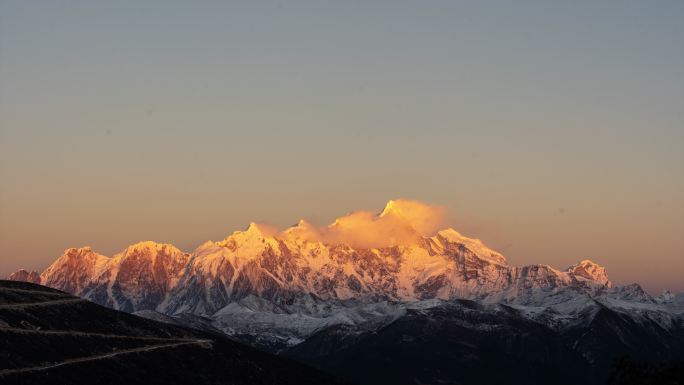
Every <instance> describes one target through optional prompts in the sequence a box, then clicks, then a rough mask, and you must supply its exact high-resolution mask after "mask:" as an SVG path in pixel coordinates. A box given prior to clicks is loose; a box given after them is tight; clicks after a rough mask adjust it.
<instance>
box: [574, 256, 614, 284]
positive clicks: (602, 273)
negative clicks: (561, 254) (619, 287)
mask: <svg viewBox="0 0 684 385" xmlns="http://www.w3.org/2000/svg"><path fill="white" fill-rule="evenodd" d="M566 271H567V272H568V273H572V274H573V275H574V276H575V277H581V278H584V279H588V280H591V281H595V282H598V283H600V284H602V285H606V286H607V287H612V286H613V283H612V282H611V281H610V279H608V274H607V273H606V269H605V268H604V267H603V266H601V265H599V264H597V263H595V262H594V261H591V260H589V259H584V260H582V261H580V262H579V263H578V264H575V265H572V266H570V267H568V268H567V270H566Z"/></svg>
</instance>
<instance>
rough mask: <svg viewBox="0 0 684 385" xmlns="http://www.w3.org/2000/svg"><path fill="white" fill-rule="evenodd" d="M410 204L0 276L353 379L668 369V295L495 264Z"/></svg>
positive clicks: (673, 348)
mask: <svg viewBox="0 0 684 385" xmlns="http://www.w3.org/2000/svg"><path fill="white" fill-rule="evenodd" d="M414 209H416V208H415V202H406V201H390V202H389V203H388V205H387V207H386V208H385V210H383V211H382V213H380V214H378V215H375V216H358V215H356V216H355V215H354V214H350V215H349V216H347V217H342V218H339V219H338V220H336V221H335V223H333V224H332V225H330V226H328V227H327V228H323V229H318V228H315V227H314V226H312V225H311V224H309V223H307V222H305V221H300V222H299V223H298V224H297V225H295V226H293V227H291V228H288V229H286V230H285V231H282V232H276V231H273V230H271V229H269V228H266V227H264V226H261V225H257V224H254V223H252V224H250V226H249V227H248V228H247V229H246V230H244V231H236V232H234V233H233V234H231V235H230V236H228V237H227V238H225V239H224V240H221V241H218V242H212V241H209V242H206V243H204V244H202V245H200V246H199V247H198V248H197V249H196V250H194V251H192V252H190V253H186V252H183V251H181V250H179V249H177V248H176V247H174V246H173V245H170V244H158V243H155V242H141V243H137V244H134V245H131V246H129V247H127V248H126V249H125V250H124V251H122V252H121V253H119V254H117V255H114V256H112V257H106V256H104V255H101V254H99V253H97V252H96V251H94V250H92V249H91V248H89V247H83V248H73V249H68V250H66V251H65V252H64V253H63V254H62V255H61V256H60V257H59V258H58V259H57V260H56V261H55V262H54V263H53V264H51V265H50V266H49V267H48V268H47V269H45V271H43V272H42V273H41V274H37V273H35V272H31V273H29V272H26V271H19V272H17V273H14V274H13V275H12V276H11V277H10V279H13V280H22V281H29V282H34V283H40V284H42V285H45V286H49V287H52V288H56V289H59V290H63V291H66V292H68V293H71V294H74V295H77V296H79V297H82V298H85V299H88V300H90V301H93V302H95V303H97V304H101V305H104V306H107V307H110V308H112V309H116V310H122V311H126V312H130V313H134V314H137V315H140V316H143V317H147V318H151V319H156V320H160V321H164V322H167V323H177V324H181V325H188V324H191V325H192V326H193V327H196V328H204V329H206V330H216V331H220V332H221V333H224V334H226V335H228V336H231V337H232V338H233V339H237V340H240V341H242V342H245V343H248V344H250V345H252V346H255V347H258V348H260V349H263V350H267V351H269V352H273V353H278V354H281V355H285V356H289V357H292V358H295V359H298V360H300V361H302V362H305V363H309V364H311V365H314V366H316V367H318V368H320V369H323V370H327V371H329V372H331V373H334V374H337V375H340V376H343V377H346V378H347V379H350V380H353V381H355V382H358V383H368V384H379V383H387V384H397V383H437V382H446V383H456V382H458V383H500V382H501V381H502V379H504V378H505V379H508V382H511V381H513V382H516V381H517V382H521V383H548V382H549V381H553V382H555V383H564V382H566V383H578V382H580V381H584V382H586V383H605V382H606V381H608V380H609V378H610V368H611V367H612V366H613V365H614V362H615V361H616V360H618V359H620V358H621V357H623V356H633V357H635V358H637V359H640V360H645V361H650V362H669V361H673V360H675V361H676V360H681V359H684V316H683V314H684V296H683V295H681V294H679V295H672V294H670V293H668V292H666V293H663V295H661V296H659V297H656V298H654V297H651V296H650V295H648V294H647V293H646V292H644V291H643V290H642V289H641V287H639V285H636V284H633V285H627V286H615V285H613V283H612V282H611V281H610V280H609V278H608V276H607V273H606V270H605V269H604V268H603V267H601V266H599V265H597V264H596V263H594V262H592V261H589V260H583V261H580V262H579V263H577V264H575V265H573V266H570V267H568V268H567V269H564V270H557V269H554V268H552V267H550V266H546V265H530V266H522V267H518V266H510V265H508V263H507V261H506V259H505V258H504V256H503V255H501V254H500V253H498V252H496V251H494V250H492V249H490V248H488V247H487V246H486V245H484V244H483V243H482V242H481V241H480V240H477V239H472V238H468V237H465V236H463V235H461V234H460V233H458V232H457V231H455V230H453V229H445V230H440V231H430V232H427V231H425V229H424V228H425V226H424V223H425V222H426V221H424V220H422V219H421V218H418V220H416V218H415V216H414V215H413V213H414V211H415V210H414ZM359 221H363V222H361V224H359V223H360V222H359ZM356 229H360V230H356ZM369 233H372V234H379V235H380V236H379V237H375V238H379V239H380V242H378V240H377V239H375V238H370V237H369V236H368V234H369ZM353 368H365V369H364V370H361V369H358V370H357V369H354V370H352V369H353ZM380 368H386V371H387V373H385V371H384V370H381V369H380ZM495 368H499V369H500V370H504V369H505V371H504V372H501V373H508V374H501V376H504V377H500V375H499V374H497V373H499V372H498V371H492V369H495ZM559 373H561V374H562V375H560V376H559ZM614 378H618V377H615V376H614Z"/></svg>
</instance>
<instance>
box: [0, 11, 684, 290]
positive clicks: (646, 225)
mask: <svg viewBox="0 0 684 385" xmlns="http://www.w3.org/2000/svg"><path fill="white" fill-rule="evenodd" d="M682 20H684V2H683V1H680V0H679V1H668V0H662V1H658V2H649V1H572V2H549V1H524V0H522V1H516V2H511V1H489V0H485V1H439V0H435V1H429V2H426V1H410V2H407V1H345V2H327V1H310V2H308V1H260V2H254V1H244V2H242V1H234V2H219V1H193V2H174V1H158V2H155V1H143V2H141V1H116V2H112V1H92V0H89V1H66V0H65V1H21V0H16V1H12V0H2V1H0V276H5V275H7V274H9V273H10V272H12V271H14V270H16V269H19V268H27V269H36V270H42V269H43V268H45V267H46V266H47V265H48V264H49V263H50V262H51V261H52V260H54V259H55V258H56V257H58V256H59V255H60V254H61V252H62V251H63V250H64V249H65V248H67V247H75V246H84V245H91V246H92V247H93V248H94V249H95V250H97V251H100V252H102V253H104V254H106V255H112V254H114V253H116V252H118V251H120V250H122V249H124V248H125V246H126V245H128V244H131V243H133V242H136V241H140V240H155V241H158V242H168V243H173V244H175V245H177V246H178V247H180V248H181V249H183V250H186V251H191V250H192V249H194V248H195V247H196V246H198V245H199V244H201V243H202V242H204V241H206V240H208V239H213V240H219V239H223V238H225V237H226V236H227V235H229V234H230V233H232V232H233V231H235V230H239V229H244V228H245V227H246V226H247V225H248V224H249V223H250V222H251V221H258V222H264V223H268V224H272V225H275V226H279V227H283V226H288V225H291V224H293V223H296V222H297V221H298V220H299V219H300V218H305V219H307V220H309V221H311V222H313V223H316V224H319V225H323V224H326V223H330V222H331V221H333V220H334V218H336V217H339V216H341V215H344V214H345V213H349V212H351V211H354V210H361V209H363V210H378V211H379V210H381V209H382V208H383V206H384V205H385V203H386V202H387V201H388V200H390V199H394V198H406V199H415V200H419V201H422V202H427V203H429V204H436V205H440V206H442V207H444V208H445V210H446V213H447V214H446V222H447V223H446V224H447V225H449V226H452V227H454V228H455V229H457V230H458V231H460V232H461V233H463V234H465V235H467V236H472V237H477V238H481V239H482V240H483V241H484V242H485V243H486V244H487V245H489V246H491V247H493V248H495V249H497V250H499V251H500V252H502V253H503V254H504V255H505V256H506V257H507V259H508V261H509V263H511V264H514V265H523V264H532V263H541V264H549V265H551V266H554V267H557V268H565V267H567V266H569V265H571V264H573V263H576V262H577V261H579V260H581V259H584V258H590V259H592V260H594V261H596V262H597V263H600V264H601V265H603V266H605V267H606V268H607V271H608V274H609V275H610V277H611V278H612V280H613V281H615V282H617V283H619V284H623V283H631V282H639V283H641V284H642V285H643V286H644V287H645V288H646V289H648V290H649V291H651V292H652V293H657V292H659V291H660V290H662V289H664V288H669V289H671V290H677V291H679V290H684V279H683V278H682V277H684V23H683V22H682Z"/></svg>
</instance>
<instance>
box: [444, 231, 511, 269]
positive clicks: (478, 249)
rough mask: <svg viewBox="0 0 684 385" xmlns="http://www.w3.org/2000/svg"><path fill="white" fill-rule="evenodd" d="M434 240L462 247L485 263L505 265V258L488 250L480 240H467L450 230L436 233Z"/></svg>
mask: <svg viewBox="0 0 684 385" xmlns="http://www.w3.org/2000/svg"><path fill="white" fill-rule="evenodd" d="M434 238H437V239H438V240H442V241H444V242H447V243H453V244H457V245H459V246H463V247H465V248H467V249H468V250H470V251H471V252H472V253H474V254H475V255H477V256H478V257H480V258H482V259H485V260H487V261H490V262H494V263H498V264H502V265H506V258H505V257H504V256H503V255H502V254H501V253H499V252H497V251H495V250H492V249H490V248H489V247H487V246H486V245H485V244H484V243H483V242H482V241H481V240H479V239H477V238H468V237H466V236H464V235H462V234H461V233H459V232H458V231H456V230H454V229H452V228H448V229H444V230H441V231H439V232H437V236H436V237H433V239H434Z"/></svg>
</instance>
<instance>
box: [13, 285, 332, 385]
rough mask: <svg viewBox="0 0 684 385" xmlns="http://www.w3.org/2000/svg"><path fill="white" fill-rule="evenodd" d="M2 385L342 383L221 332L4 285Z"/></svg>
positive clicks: (61, 294) (54, 293)
mask: <svg viewBox="0 0 684 385" xmlns="http://www.w3.org/2000/svg"><path fill="white" fill-rule="evenodd" d="M0 383H1V384H26V385H31V384H94V383H97V384H145V385H151V384H338V383H341V382H340V381H337V380H335V379H334V378H332V377H330V376H328V375H325V374H323V373H321V372H318V371H317V370H315V369H312V368H310V367H307V366H305V365H303V364H299V363H296V362H293V361H290V360H288V359H285V358H279V357H276V356H273V355H270V354H267V353H263V352H261V351H258V350H256V349H253V348H250V347H246V346H244V345H241V344H239V343H236V342H233V341H231V340H228V339H226V338H225V337H222V336H221V335H218V334H212V333H208V332H203V331H198V330H193V329H189V328H185V327H181V326H177V325H170V324H164V323H160V322H155V321H152V320H147V319H143V318H140V317H137V316H134V315H131V314H127V313H123V312H119V311H116V310H111V309H108V308H105V307H102V306H99V305H96V304H94V303H92V302H89V301H86V300H83V299H80V298H77V297H73V296H71V295H69V294H66V293H64V292H61V291H58V290H54V289H50V288H47V287H44V286H40V285H35V284H31V283H25V282H12V281H0Z"/></svg>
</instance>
